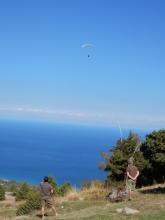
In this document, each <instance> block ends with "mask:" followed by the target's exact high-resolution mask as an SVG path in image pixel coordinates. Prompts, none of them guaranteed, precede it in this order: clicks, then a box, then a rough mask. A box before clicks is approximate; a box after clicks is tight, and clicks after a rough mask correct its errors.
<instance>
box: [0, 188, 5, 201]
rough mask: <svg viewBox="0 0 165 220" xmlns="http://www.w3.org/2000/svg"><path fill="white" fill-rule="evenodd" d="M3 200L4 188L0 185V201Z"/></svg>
mask: <svg viewBox="0 0 165 220" xmlns="http://www.w3.org/2000/svg"><path fill="white" fill-rule="evenodd" d="M3 200H5V189H4V187H3V186H1V185H0V201H3Z"/></svg>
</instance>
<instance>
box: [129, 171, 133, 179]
mask: <svg viewBox="0 0 165 220" xmlns="http://www.w3.org/2000/svg"><path fill="white" fill-rule="evenodd" d="M127 176H128V177H129V178H130V179H132V180H134V178H133V177H132V176H131V175H130V174H129V172H128V171H127Z"/></svg>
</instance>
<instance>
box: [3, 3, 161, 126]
mask: <svg viewBox="0 0 165 220" xmlns="http://www.w3.org/2000/svg"><path fill="white" fill-rule="evenodd" d="M0 31H1V34H0V119H12V120H27V121H31V120H32V121H48V122H53V123H54V122H55V123H56V122H58V123H73V124H74V123H75V124H87V125H96V126H116V127H117V126H118V125H119V124H120V126H121V127H129V128H130V129H131V128H133V127H139V128H147V129H162V128H164V127H165V86H164V85H165V1H164V0H158V1H155V0H154V1H153V0H134V1H132V0H117V1H116V0H104V1H102V0H48V1H46V0H24V1H22V0H14V1H13V0H1V1H0ZM84 44H93V45H94V46H95V49H94V48H92V47H90V46H86V47H84V48H82V45H84Z"/></svg>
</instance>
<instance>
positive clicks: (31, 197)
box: [16, 191, 41, 215]
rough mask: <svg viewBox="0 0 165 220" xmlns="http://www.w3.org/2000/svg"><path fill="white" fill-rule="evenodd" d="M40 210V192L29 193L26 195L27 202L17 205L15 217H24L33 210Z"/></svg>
mask: <svg viewBox="0 0 165 220" xmlns="http://www.w3.org/2000/svg"><path fill="white" fill-rule="evenodd" d="M40 208H41V202H40V192H39V191H30V192H29V193H28V194H27V200H26V202H25V203H24V204H21V205H19V207H18V209H17V211H16V215H25V214H29V213H30V212H31V211H33V210H38V209H40Z"/></svg>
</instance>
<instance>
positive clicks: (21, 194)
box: [16, 182, 30, 201]
mask: <svg viewBox="0 0 165 220" xmlns="http://www.w3.org/2000/svg"><path fill="white" fill-rule="evenodd" d="M29 191H30V186H29V185H28V184H27V182H24V183H23V184H22V186H21V188H20V190H18V191H17V193H16V201H20V200H24V199H26V198H27V194H28V192H29Z"/></svg>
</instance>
